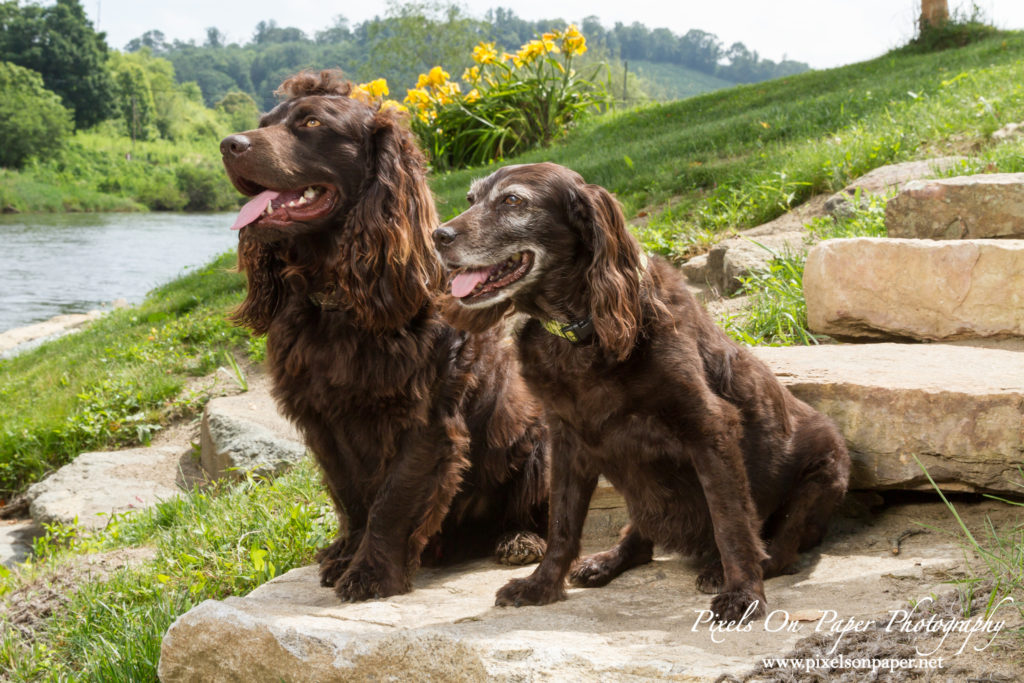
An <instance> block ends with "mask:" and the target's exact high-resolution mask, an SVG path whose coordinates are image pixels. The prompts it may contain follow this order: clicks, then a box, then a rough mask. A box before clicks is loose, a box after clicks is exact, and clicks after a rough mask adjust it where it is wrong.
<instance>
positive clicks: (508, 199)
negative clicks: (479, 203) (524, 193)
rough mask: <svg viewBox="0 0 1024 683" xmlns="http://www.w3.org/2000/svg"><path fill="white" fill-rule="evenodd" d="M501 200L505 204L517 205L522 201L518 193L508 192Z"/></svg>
mask: <svg viewBox="0 0 1024 683" xmlns="http://www.w3.org/2000/svg"><path fill="white" fill-rule="evenodd" d="M501 202H502V203H503V204H505V205H507V206H519V205H520V204H522V203H523V200H522V199H521V198H520V197H519V196H518V195H514V194H510V195H506V196H505V198H504V199H502V200H501Z"/></svg>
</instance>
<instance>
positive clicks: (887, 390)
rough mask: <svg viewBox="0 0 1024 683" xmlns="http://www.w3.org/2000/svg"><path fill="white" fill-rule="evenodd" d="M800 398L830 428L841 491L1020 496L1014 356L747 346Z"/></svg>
mask: <svg viewBox="0 0 1024 683" xmlns="http://www.w3.org/2000/svg"><path fill="white" fill-rule="evenodd" d="M754 353H755V354H756V355H757V356H758V357H759V358H760V359H761V360H763V361H765V362H766V363H767V364H768V365H769V367H771V369H772V370H773V371H774V372H775V374H776V375H777V376H778V377H779V378H780V380H781V381H782V382H783V384H785V385H786V386H788V387H789V389H790V390H791V391H792V392H793V393H794V394H795V395H796V396H797V397H798V398H800V399H802V400H804V401H806V402H807V403H809V404H810V405H812V406H814V407H815V408H817V409H818V410H820V411H822V412H823V413H825V414H826V415H828V416H829V417H831V418H832V419H833V420H835V421H836V423H837V425H838V426H839V430H840V431H841V432H842V434H843V436H844V438H845V439H846V442H847V444H848V446H849V448H850V455H851V458H852V460H853V469H852V472H851V482H850V487H851V488H869V489H892V488H899V489H930V488H931V486H930V484H929V483H928V481H927V479H926V478H925V476H924V474H923V473H922V471H921V469H920V468H919V467H918V465H917V463H915V462H914V458H913V456H917V457H918V458H919V459H920V460H921V462H922V463H923V464H924V465H925V467H927V469H928V472H929V473H930V474H931V476H932V477H933V478H934V479H935V481H936V482H939V483H940V484H942V487H943V488H944V489H946V490H962V491H997V492H1003V493H1010V494H1015V495H1018V496H1020V495H1024V478H1022V477H1021V475H1020V473H1019V472H1018V469H1017V468H1018V467H1019V466H1020V464H1021V462H1024V353H1022V352H1019V351H1010V350H1001V349H987V348H976V347H970V346H960V345H950V344H837V345H823V346H816V347H787V348H767V347H762V348H757V349H754Z"/></svg>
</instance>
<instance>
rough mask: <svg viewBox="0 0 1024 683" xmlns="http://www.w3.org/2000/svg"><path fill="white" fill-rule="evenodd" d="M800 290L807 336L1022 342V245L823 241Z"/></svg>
mask: <svg viewBox="0 0 1024 683" xmlns="http://www.w3.org/2000/svg"><path fill="white" fill-rule="evenodd" d="M803 284H804V295H805V298H806V300H807V321H808V324H809V326H810V328H811V330H812V331H814V332H817V333H819V334H827V335H831V336H833V337H836V338H837V339H843V340H885V339H889V340H892V339H896V340H907V339H911V340H923V341H945V340H954V339H971V338H1001V337H1003V338H1005V337H1024V240H951V241H931V240H910V239H888V238H871V237H858V238H852V239H837V240H826V241H824V242H821V243H819V244H817V245H816V246H815V247H814V248H812V249H811V250H810V252H809V253H808V255H807V263H806V266H805V268H804V281H803Z"/></svg>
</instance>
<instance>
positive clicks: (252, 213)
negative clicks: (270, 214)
mask: <svg viewBox="0 0 1024 683" xmlns="http://www.w3.org/2000/svg"><path fill="white" fill-rule="evenodd" d="M280 194H281V193H280V192H277V191H275V190H263V192H260V193H259V194H258V195H256V196H255V197H253V198H252V199H250V200H249V201H247V202H246V203H245V206H243V207H242V210H241V211H239V212H238V218H236V219H235V223H234V225H232V226H231V229H232V230H240V229H242V228H244V227H245V226H247V225H249V224H250V223H252V222H253V221H254V220H256V219H257V218H259V217H260V214H262V213H263V212H264V211H266V210H267V204H268V203H270V202H271V201H272V200H274V199H277V198H278V196H280Z"/></svg>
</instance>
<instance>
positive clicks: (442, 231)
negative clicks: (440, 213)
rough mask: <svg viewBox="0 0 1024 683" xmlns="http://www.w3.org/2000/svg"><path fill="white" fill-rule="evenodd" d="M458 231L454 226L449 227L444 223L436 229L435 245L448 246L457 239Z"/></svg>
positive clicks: (439, 246) (438, 246)
mask: <svg viewBox="0 0 1024 683" xmlns="http://www.w3.org/2000/svg"><path fill="white" fill-rule="evenodd" d="M456 234H457V233H456V232H455V229H454V228H449V227H448V226H447V225H442V226H441V227H440V228H438V229H437V230H435V231H434V245H436V246H437V248H438V249H440V248H441V247H447V246H448V245H449V244H451V243H452V242H454V241H455V236H456Z"/></svg>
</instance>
